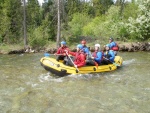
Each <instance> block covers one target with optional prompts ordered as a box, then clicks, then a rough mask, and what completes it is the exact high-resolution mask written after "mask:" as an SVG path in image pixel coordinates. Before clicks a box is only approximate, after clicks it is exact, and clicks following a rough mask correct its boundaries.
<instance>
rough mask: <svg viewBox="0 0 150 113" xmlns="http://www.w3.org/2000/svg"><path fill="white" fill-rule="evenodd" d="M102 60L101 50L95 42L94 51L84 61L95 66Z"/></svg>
mask: <svg viewBox="0 0 150 113" xmlns="http://www.w3.org/2000/svg"><path fill="white" fill-rule="evenodd" d="M102 60H103V52H102V51H101V50H100V44H95V52H94V53H93V54H92V55H91V58H89V59H88V60H87V61H86V63H87V65H92V66H95V65H96V66H97V65H100V64H101V61H102Z"/></svg>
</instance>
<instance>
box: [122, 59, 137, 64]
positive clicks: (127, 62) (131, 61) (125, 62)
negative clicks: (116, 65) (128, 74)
mask: <svg viewBox="0 0 150 113" xmlns="http://www.w3.org/2000/svg"><path fill="white" fill-rule="evenodd" d="M133 62H136V59H131V60H126V61H123V65H129V64H131V63H133Z"/></svg>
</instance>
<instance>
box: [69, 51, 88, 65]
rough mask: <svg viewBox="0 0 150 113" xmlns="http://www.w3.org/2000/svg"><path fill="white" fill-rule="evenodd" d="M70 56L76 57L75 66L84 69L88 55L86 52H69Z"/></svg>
mask: <svg viewBox="0 0 150 113" xmlns="http://www.w3.org/2000/svg"><path fill="white" fill-rule="evenodd" d="M69 54H71V55H73V56H75V60H74V64H75V65H77V67H82V66H84V65H85V60H86V54H85V53H84V52H82V51H79V52H69Z"/></svg>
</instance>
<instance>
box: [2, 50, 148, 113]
mask: <svg viewBox="0 0 150 113" xmlns="http://www.w3.org/2000/svg"><path fill="white" fill-rule="evenodd" d="M119 55H120V56H122V57H123V60H124V62H123V65H122V67H121V68H119V69H117V70H115V71H112V72H104V73H99V74H85V75H69V76H66V77H57V76H54V75H52V74H51V73H49V72H47V71H46V70H44V68H43V67H42V66H41V65H40V58H41V57H43V54H42V53H36V54H19V55H0V113H150V107H149V106H150V105H149V104H150V53H149V52H131V53H129V52H122V53H121V52H120V53H119Z"/></svg>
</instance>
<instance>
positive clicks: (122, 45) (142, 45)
mask: <svg viewBox="0 0 150 113" xmlns="http://www.w3.org/2000/svg"><path fill="white" fill-rule="evenodd" d="M117 43H118V45H119V51H122V52H123V51H125V52H137V51H150V42H117ZM89 45H91V44H89ZM69 47H70V46H69ZM70 48H71V50H72V51H75V48H74V46H71V47H70ZM90 49H91V51H93V50H94V48H93V47H91V46H90ZM101 49H102V50H103V49H104V48H103V47H101ZM56 50H57V49H56V48H54V44H53V46H51V45H49V46H48V47H43V48H38V49H37V48H34V49H32V48H31V47H28V48H26V49H25V48H22V46H20V45H9V46H7V45H6V46H1V47H0V54H22V53H37V52H43V53H44V52H48V53H51V54H53V53H55V52H56Z"/></svg>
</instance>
